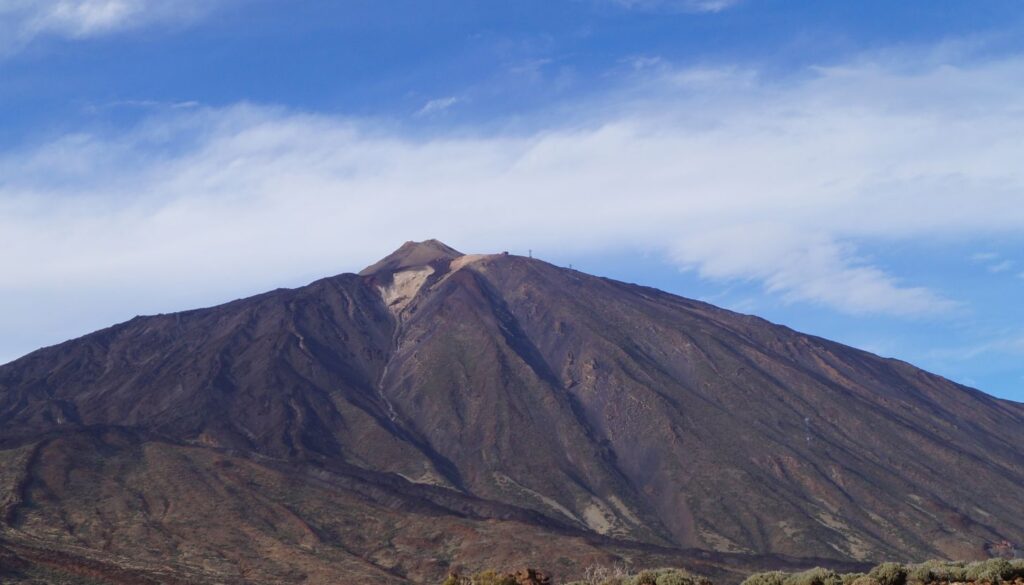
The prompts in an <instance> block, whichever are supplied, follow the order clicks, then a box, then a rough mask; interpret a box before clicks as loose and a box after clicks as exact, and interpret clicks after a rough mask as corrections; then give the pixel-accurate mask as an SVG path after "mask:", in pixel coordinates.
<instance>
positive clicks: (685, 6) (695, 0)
mask: <svg viewBox="0 0 1024 585" xmlns="http://www.w3.org/2000/svg"><path fill="white" fill-rule="evenodd" d="M611 1H612V2H614V3H616V4H618V5H620V6H624V7H626V8H633V9H639V10H665V11H672V12H721V11H723V10H726V9H728V8H732V7H734V6H737V5H738V4H740V2H742V0H611Z"/></svg>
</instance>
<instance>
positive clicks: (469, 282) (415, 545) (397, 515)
mask: <svg viewBox="0 0 1024 585" xmlns="http://www.w3.org/2000/svg"><path fill="white" fill-rule="evenodd" d="M1022 445H1024V405H1021V404H1018V403H1014V402H1010V401H1005V400H999V399H996V398H994V397H991V396H989V395H986V394H984V393H982V392H980V391H977V390H974V389H971V388H967V387H964V386H961V385H959V384H956V383H954V382H951V381H949V380H946V379H944V378H942V377H940V376H937V375H933V374H930V373H928V372H924V371H922V370H920V369H917V368H915V367H913V366H911V365H910V364H907V363H904V362H901V361H897V360H892V359H886V358H882V357H878V356H876V355H872V354H870V353H867V352H864V351H860V350H857V349H854V348H851V347H847V346H844V345H841V344H838V343H834V342H831V341H828V340H825V339H821V338H818V337H814V336H811V335H806V334H802V333H799V332H796V331H793V330H791V329H789V328H786V327H783V326H780V325H775V324H772V323H769V322H767V321H765V320H763V319H760V318H757V317H754V316H749V315H742V314H738V313H734V312H731V311H727V310H724V309H720V308H717V307H714V306H712V305H709V304H706V303H702V302H697V301H694V300H689V299H686V298H682V297H678V296H675V295H671V294H668V293H665V292H662V291H659V290H655V289H652V288H647V287H643V286H637V285H634V284H627V283H623V282H617V281H614V280H609V279H606V278H600V277H596V276H591V275H587V274H584V273H581V272H579V271H575V270H570V269H565V268H560V267H557V266H553V265H551V264H548V263H546V262H543V261H541V260H537V259H532V258H525V257H521V256H516V255H510V254H507V253H500V254H473V255H466V254H462V253H460V252H458V251H457V250H455V249H453V248H451V247H449V246H447V245H445V244H443V243H441V242H438V241H436V240H429V241H426V242H408V243H406V244H404V245H403V246H402V247H401V248H399V249H398V250H397V251H396V252H394V253H393V254H391V255H389V256H387V257H386V258H384V259H382V260H381V261H379V262H377V263H375V264H373V265H372V266H370V267H368V268H366V269H365V270H363V271H362V272H360V273H359V274H342V275H339V276H333V277H330V278H325V279H322V280H318V281H316V282H313V283H311V284H309V285H307V286H304V287H301V288H297V289H281V290H275V291H272V292H268V293H265V294H261V295H258V296H254V297H251V298H247V299H242V300H237V301H233V302H230V303H227V304H223V305H220V306H216V307H211V308H206V309H199V310H193V311H186V312H181V313H174V314H165V315H155V316H147V317H136V318H135V319H132V320H130V321H127V322H125V323H122V324H119V325H115V326H113V327H110V328H108V329H104V330H101V331H97V332H95V333H92V334H89V335H86V336H84V337H81V338H79V339H75V340H72V341H68V342H65V343H62V344H60V345H56V346H53V347H48V348H44V349H40V350H38V351H36V352H34V353H31V354H29V355H27V356H25V357H23V358H21V359H18V360H16V361H14V362H11V363H9V364H7V365H4V366H0V575H2V574H3V572H4V571H5V570H6V571H8V573H9V575H11V576H12V577H10V578H12V579H13V578H14V577H13V576H16V575H29V574H32V575H35V574H44V573H45V574H59V575H64V576H66V577H67V578H69V579H71V578H83V579H84V578H88V579H91V580H92V581H89V582H96V581H99V582H110V583H178V582H180V583H289V582H296V583H299V582H302V583H340V582H346V583H389V584H390V583H395V584H399V583H401V584H407V583H431V582H435V581H439V580H440V579H441V578H442V577H443V576H444V575H445V574H446V573H447V572H448V571H450V570H453V569H470V570H473V569H478V568H482V567H496V568H505V567H513V566H526V565H529V566H535V567H539V568H542V569H544V570H545V571H546V572H549V573H553V574H555V575H556V576H576V575H578V574H579V573H580V572H581V571H582V570H583V568H585V567H587V566H589V565H609V564H614V563H625V564H629V565H633V566H645V565H652V566H653V565H676V566H685V567H687V568H690V569H692V570H694V571H697V572H701V573H704V574H708V575H711V576H717V577H718V578H720V579H722V580H723V581H724V582H729V581H735V580H737V579H738V576H739V575H741V574H742V573H743V572H744V571H747V570H752V569H762V568H772V567H801V566H813V565H815V564H828V565H830V566H833V567H839V568H842V567H857V566H861V565H862V564H866V563H873V562H877V561H883V560H907V561H920V560H925V559H929V558H947V559H953V558H982V557H985V556H987V555H989V554H990V553H991V552H992V551H993V550H996V549H998V550H1005V549H1006V547H1007V546H1009V547H1010V548H1013V547H1015V546H1019V544H1020V543H1024V448H1022Z"/></svg>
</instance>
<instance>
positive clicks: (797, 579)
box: [782, 567, 843, 585]
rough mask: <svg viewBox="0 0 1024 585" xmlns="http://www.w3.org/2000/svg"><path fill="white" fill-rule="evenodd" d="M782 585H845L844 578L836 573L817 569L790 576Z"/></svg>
mask: <svg viewBox="0 0 1024 585" xmlns="http://www.w3.org/2000/svg"><path fill="white" fill-rule="evenodd" d="M782 585H843V578H842V577H840V576H839V574H838V573H836V572H835V571H830V570H829V569H823V568H821V567H815V568H813V569H809V570H807V571H803V572H801V573H793V574H791V575H788V576H787V577H786V578H785V579H784V580H783V581H782Z"/></svg>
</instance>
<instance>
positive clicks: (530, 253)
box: [526, 250, 533, 259]
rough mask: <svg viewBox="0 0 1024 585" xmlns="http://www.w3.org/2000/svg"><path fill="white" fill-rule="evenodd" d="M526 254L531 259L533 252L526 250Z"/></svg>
mask: <svg viewBox="0 0 1024 585" xmlns="http://www.w3.org/2000/svg"><path fill="white" fill-rule="evenodd" d="M526 253H527V254H529V255H530V258H531V259H532V258H533V250H527V251H526Z"/></svg>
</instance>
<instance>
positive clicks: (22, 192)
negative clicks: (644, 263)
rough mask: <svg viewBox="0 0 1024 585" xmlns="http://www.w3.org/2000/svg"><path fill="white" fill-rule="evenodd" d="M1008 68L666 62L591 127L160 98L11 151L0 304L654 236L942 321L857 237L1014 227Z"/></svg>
mask: <svg viewBox="0 0 1024 585" xmlns="http://www.w3.org/2000/svg"><path fill="white" fill-rule="evenodd" d="M1022 81H1024V60H1019V59H1015V60H1007V61H998V62H985V63H977V64H974V65H969V66H960V67H953V66H946V65H943V66H935V67H930V68H924V69H918V70H911V71H908V70H907V69H905V68H902V67H898V66H892V65H888V66H883V65H879V64H877V63H859V64H851V65H849V66H847V67H843V68H829V69H820V70H816V71H814V72H813V74H811V75H808V76H807V77H806V78H805V79H803V80H801V81H799V82H793V83H789V84H787V85H778V84H772V83H767V82H765V81H763V80H760V79H759V78H758V76H757V74H756V72H750V71H732V70H693V71H684V72H669V73H667V74H661V73H659V77H658V78H657V79H652V80H649V81H648V82H647V83H646V84H645V85H644V87H643V89H642V90H637V89H636V88H633V89H631V90H630V91H628V92H626V95H629V96H631V97H630V99H629V101H628V102H627V103H622V102H621V101H620V100H621V99H622V98H621V96H619V97H617V98H609V99H608V100H606V101H602V102H600V103H591V104H579V105H578V107H579V109H580V110H581V111H582V112H583V113H582V114H581V118H582V120H583V122H564V123H562V124H561V125H556V126H547V127H544V128H541V129H537V130H535V131H526V130H524V129H523V128H522V127H519V128H517V129H516V130H514V131H512V130H510V131H501V130H498V131H490V132H489V133H487V134H476V135H473V134H471V133H467V131H465V129H463V130H461V131H457V132H452V133H451V134H446V135H437V136H433V137H422V136H421V135H416V137H413V136H412V135H405V134H403V133H401V132H400V131H395V130H393V129H387V128H382V127H380V126H378V125H375V124H373V123H370V122H364V121H359V120H349V119H343V118H337V117H331V116H319V115H306V114H298V113H293V112H289V111H287V110H283V109H275V108H262V107H256V106H251V105H238V106H235V107H229V108H224V109H208V108H191V109H184V110H177V111H170V110H161V111H160V112H159V113H156V114H154V115H153V116H152V117H151V118H150V120H149V121H148V122H147V123H146V124H144V125H142V126H141V127H139V128H136V129H134V130H132V131H130V132H125V133H121V134H116V135H87V134H78V135H69V136H66V137H64V138H62V139H59V140H55V141H53V142H51V143H48V144H43V145H40V146H38V147H37V148H34V149H32V150H27V151H20V152H11V153H7V154H6V155H2V156H0V265H2V266H3V267H4V270H3V271H0V307H3V306H18V302H16V301H18V300H19V299H22V300H24V299H25V298H31V297H33V296H38V295H40V294H46V295H50V296H52V295H53V294H55V292H59V291H68V290H75V291H76V295H84V296H88V294H95V296H98V297H104V298H108V299H109V300H108V301H106V302H109V303H121V304H124V303H128V302H129V301H131V302H132V303H136V304H134V305H132V306H139V304H140V303H141V301H140V300H139V299H146V298H156V297H159V298H168V297H172V298H185V296H183V295H185V294H186V292H183V291H187V294H193V293H194V291H217V294H218V295H222V296H223V295H229V294H231V295H233V294H243V293H248V292H253V291H257V290H260V288H263V287H265V286H266V285H268V284H271V283H272V284H279V283H282V282H300V281H301V280H302V279H303V278H306V277H312V276H317V275H324V274H331V273H336V272H340V271H342V270H354V269H359V268H361V267H362V266H363V265H365V264H368V263H370V262H371V261H372V260H374V259H376V258H377V257H380V256H383V255H384V254H385V253H387V252H389V251H390V250H391V249H393V248H394V247H396V246H397V245H398V244H399V243H400V242H402V241H405V240H408V239H423V238H429V237H438V238H441V239H443V240H446V241H448V242H449V243H450V244H452V245H455V246H456V247H460V248H463V249H465V250H467V251H488V250H504V249H509V250H519V251H525V250H526V249H527V248H532V249H534V250H535V251H539V252H540V255H541V257H543V251H544V250H555V249H558V250H560V251H564V252H572V251H580V252H601V251H608V250H616V249H621V248H633V249H643V250H660V251H662V252H664V253H665V254H667V255H668V256H669V257H671V258H673V259H674V260H675V261H677V262H678V263H679V265H680V266H681V267H683V268H687V269H692V270H695V271H697V272H698V273H699V274H701V275H702V276H704V277H705V278H710V279H722V280H737V279H738V280H747V281H752V282H757V283H761V284H762V285H763V286H764V288H765V289H766V290H767V291H769V292H770V293H771V294H775V295H779V296H780V297H781V298H785V299H788V300H791V301H793V302H811V303H816V304H820V305H824V306H827V307H832V308H834V309H837V310H840V311H844V312H848V313H876V314H890V315H900V316H915V315H934V314H942V313H944V312H948V311H951V310H953V309H955V308H956V307H957V304H956V303H955V302H954V300H951V299H949V298H947V297H946V296H944V295H943V294H942V293H941V292H939V291H934V290H929V289H927V288H924V287H922V286H919V285H916V284H914V283H912V282H906V281H904V280H902V279H901V278H900V277H899V275H896V274H893V273H891V272H889V271H887V270H886V269H885V267H884V266H883V265H880V264H879V262H878V260H877V259H875V258H871V257H865V256H864V254H863V253H862V251H861V250H862V249H865V247H864V246H865V245H870V247H871V248H872V249H879V248H881V249H884V247H885V246H886V245H887V244H890V243H894V242H899V241H916V240H921V239H926V240H928V241H932V240H942V239H947V238H948V239H955V240H963V239H965V238H980V237H984V238H985V239H986V240H989V241H990V240H991V239H992V238H998V237H1007V238H1012V237H1016V236H1017V235H1019V234H1020V233H1022V231H1024V205H1022V204H1021V202H1022V201H1024V169H1022V167H1021V166H1020V164H1019V159H1020V137H1021V136H1024V119H1022V118H1021V117H1020V115H1019V112H1020V111H1024V92H1020V91H1019V89H1020V88H1021V87H1022V86H1024V83H1022ZM90 291H91V292H90ZM101 292H102V293H103V294H100V293H101ZM176 294H177V295H178V296H177V297H175V296H174V295H176ZM211 294H212V293H211ZM188 298H192V297H188ZM217 298H221V297H217ZM182 302H183V301H182ZM22 304H23V303H22ZM119 306H120V305H119ZM186 306H187V305H186ZM123 310H126V309H123ZM0 321H2V316H0Z"/></svg>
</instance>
